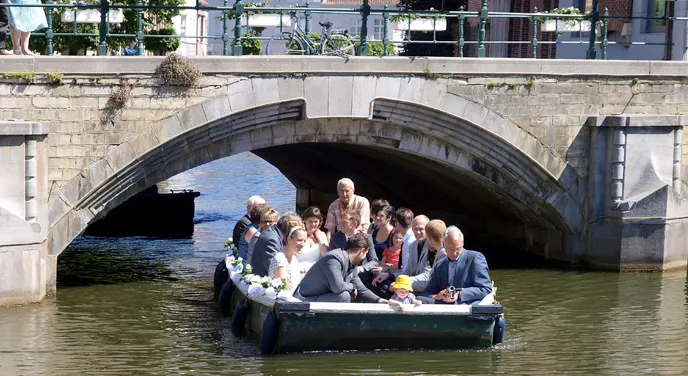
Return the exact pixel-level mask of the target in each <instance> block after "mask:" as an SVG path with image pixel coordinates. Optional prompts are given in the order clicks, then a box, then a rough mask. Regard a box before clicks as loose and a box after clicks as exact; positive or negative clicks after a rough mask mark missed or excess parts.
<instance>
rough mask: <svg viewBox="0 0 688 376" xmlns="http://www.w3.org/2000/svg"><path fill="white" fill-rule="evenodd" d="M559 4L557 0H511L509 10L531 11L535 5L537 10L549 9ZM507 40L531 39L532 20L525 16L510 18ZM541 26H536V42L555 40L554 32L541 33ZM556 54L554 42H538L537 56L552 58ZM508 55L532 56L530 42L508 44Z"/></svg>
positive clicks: (521, 40) (518, 11)
mask: <svg viewBox="0 0 688 376" xmlns="http://www.w3.org/2000/svg"><path fill="white" fill-rule="evenodd" d="M558 6H559V0H512V2H511V12H513V13H532V12H533V10H534V9H535V7H537V9H538V12H541V11H545V10H551V9H554V8H556V7H558ZM509 29H510V30H509V40H510V41H519V42H523V41H527V42H530V41H532V39H533V22H532V20H530V19H527V18H512V19H511V20H510V21H509ZM539 30H541V26H540V25H539V26H538V35H537V39H538V42H547V41H554V40H556V34H555V33H543V32H541V31H539ZM556 54H557V47H556V45H555V44H544V43H538V46H537V57H538V58H541V59H554V58H555V57H556ZM508 56H509V57H522V58H525V57H532V44H531V43H523V44H512V45H510V46H509V54H508Z"/></svg>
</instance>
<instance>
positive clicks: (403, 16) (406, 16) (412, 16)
mask: <svg viewBox="0 0 688 376" xmlns="http://www.w3.org/2000/svg"><path fill="white" fill-rule="evenodd" d="M427 12H428V14H418V13H397V14H395V15H393V16H391V17H390V18H389V21H390V22H400V21H405V20H416V19H419V18H436V19H438V20H440V19H445V18H446V17H444V15H442V14H433V13H432V12H434V9H432V8H431V9H430V10H429V11H427Z"/></svg>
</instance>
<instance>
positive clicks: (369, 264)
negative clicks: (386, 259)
mask: <svg viewBox="0 0 688 376" xmlns="http://www.w3.org/2000/svg"><path fill="white" fill-rule="evenodd" d="M364 235H365V236H366V237H367V238H368V241H369V242H370V247H368V254H367V255H366V261H365V262H364V263H363V264H362V265H361V266H362V267H363V270H365V271H370V269H372V268H374V267H376V266H379V265H380V260H378V259H377V253H375V245H374V243H373V238H372V237H371V236H370V235H368V234H365V233H364Z"/></svg>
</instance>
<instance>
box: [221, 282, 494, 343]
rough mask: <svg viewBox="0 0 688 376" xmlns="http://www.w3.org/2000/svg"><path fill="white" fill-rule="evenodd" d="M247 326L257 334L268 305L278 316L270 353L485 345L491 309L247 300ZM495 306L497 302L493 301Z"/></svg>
mask: <svg viewBox="0 0 688 376" xmlns="http://www.w3.org/2000/svg"><path fill="white" fill-rule="evenodd" d="M244 299H246V295H245V294H244V293H243V292H242V291H241V289H239V288H236V289H235V290H234V294H233V296H232V307H236V305H237V303H238V302H239V301H243V300H244ZM249 305H250V309H249V315H248V320H247V322H246V328H247V329H248V331H250V332H251V333H253V334H254V335H256V336H257V337H258V338H260V337H261V335H262V330H263V321H264V320H265V316H266V315H267V314H268V313H269V312H270V311H271V310H273V306H274V309H275V312H276V313H277V317H278V318H279V330H278V337H277V344H276V348H275V352H276V353H293V352H304V351H337V350H362V351H365V350H377V349H400V350H407V349H411V350H418V349H471V348H490V347H491V346H492V336H493V331H494V326H495V319H496V318H497V315H496V314H482V315H446V314H445V315H429V314H423V315H411V314H399V313H398V312H390V313H379V312H376V313H350V312H347V313H337V312H317V310H311V309H309V308H308V306H309V305H308V303H303V304H299V303H282V302H280V303H278V304H277V305H274V304H265V303H264V302H261V299H252V298H251V299H249ZM499 309H500V310H501V306H499Z"/></svg>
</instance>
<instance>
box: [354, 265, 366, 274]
mask: <svg viewBox="0 0 688 376" xmlns="http://www.w3.org/2000/svg"><path fill="white" fill-rule="evenodd" d="M364 271H365V269H363V267H362V266H357V267H356V274H358V273H363V272H364Z"/></svg>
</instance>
